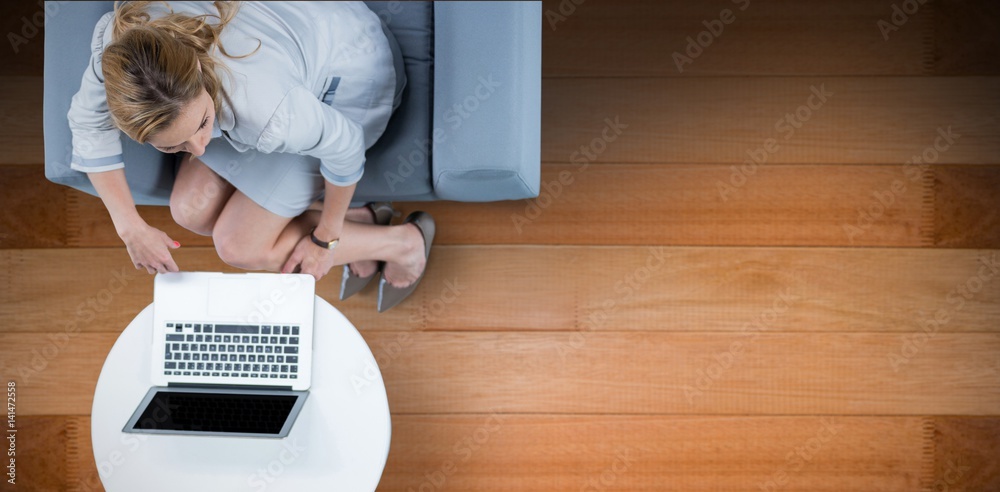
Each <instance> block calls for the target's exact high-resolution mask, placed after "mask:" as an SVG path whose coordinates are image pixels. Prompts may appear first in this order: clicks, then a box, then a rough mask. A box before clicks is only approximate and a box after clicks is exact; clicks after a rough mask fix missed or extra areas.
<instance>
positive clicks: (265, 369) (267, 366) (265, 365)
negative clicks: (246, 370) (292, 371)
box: [264, 364, 271, 372]
mask: <svg viewBox="0 0 1000 492" xmlns="http://www.w3.org/2000/svg"><path fill="white" fill-rule="evenodd" d="M270 367H271V366H269V365H267V364H264V372H268V369H269V368H270Z"/></svg>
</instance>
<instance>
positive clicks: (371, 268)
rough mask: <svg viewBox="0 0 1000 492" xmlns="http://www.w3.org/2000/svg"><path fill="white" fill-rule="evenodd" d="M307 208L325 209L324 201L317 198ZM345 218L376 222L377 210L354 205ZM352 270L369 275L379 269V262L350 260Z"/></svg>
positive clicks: (319, 210)
mask: <svg viewBox="0 0 1000 492" xmlns="http://www.w3.org/2000/svg"><path fill="white" fill-rule="evenodd" d="M306 210H316V211H318V212H322V211H323V202H322V201H319V200H316V201H315V202H313V203H312V204H311V205H309V208H308V209H306ZM344 219H345V220H350V221H352V222H358V223H361V224H374V223H375V212H372V210H371V209H370V208H368V207H354V208H349V209H347V214H346V215H345V216H344ZM348 266H349V267H350V268H351V271H352V272H353V273H354V274H355V275H357V276H359V277H367V276H369V275H372V274H374V273H375V271H376V270H378V262H377V261H372V260H366V261H354V262H350V264H349V265H348Z"/></svg>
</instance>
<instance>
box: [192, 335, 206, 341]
mask: <svg viewBox="0 0 1000 492" xmlns="http://www.w3.org/2000/svg"><path fill="white" fill-rule="evenodd" d="M194 341H196V342H204V341H205V335H195V337H194Z"/></svg>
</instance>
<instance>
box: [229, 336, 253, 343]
mask: <svg viewBox="0 0 1000 492" xmlns="http://www.w3.org/2000/svg"><path fill="white" fill-rule="evenodd" d="M233 341H234V342H235V341H236V340H233ZM241 342H243V343H250V337H248V336H244V337H243V340H241Z"/></svg>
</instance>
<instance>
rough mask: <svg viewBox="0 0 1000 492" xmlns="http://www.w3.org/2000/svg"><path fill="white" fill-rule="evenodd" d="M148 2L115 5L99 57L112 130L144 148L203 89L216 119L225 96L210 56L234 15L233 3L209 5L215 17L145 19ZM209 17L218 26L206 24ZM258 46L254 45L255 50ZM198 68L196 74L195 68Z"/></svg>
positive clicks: (182, 15) (212, 15)
mask: <svg viewBox="0 0 1000 492" xmlns="http://www.w3.org/2000/svg"><path fill="white" fill-rule="evenodd" d="M150 3H152V2H127V3H125V4H119V2H115V14H114V20H113V24H112V29H113V31H112V38H111V39H112V42H111V43H109V44H108V46H107V47H106V48H105V49H104V55H103V57H102V58H101V63H102V65H103V72H104V86H105V90H106V92H107V101H108V111H109V112H110V113H111V118H112V120H113V121H114V123H115V125H116V126H117V127H118V128H119V129H121V130H122V131H123V132H125V134H127V135H128V136H129V137H130V138H132V139H133V140H135V141H136V142H139V143H145V142H146V141H147V140H148V139H149V137H150V136H151V135H155V134H156V133H158V132H160V131H162V130H164V129H166V128H167V127H168V126H170V125H171V124H172V123H173V121H174V119H176V118H177V117H178V116H179V115H180V113H181V110H182V109H183V107H184V105H186V104H187V103H189V102H191V101H193V100H194V99H195V98H196V97H198V95H199V94H201V90H202V89H205V90H206V91H207V92H208V95H209V96H211V97H212V101H213V102H214V103H215V111H216V114H218V113H219V110H220V109H221V107H222V99H223V98H225V99H226V101H227V102H228V100H229V99H228V95H227V94H226V92H225V91H224V90H223V88H222V81H221V80H220V79H219V75H218V74H217V73H216V68H217V67H222V68H223V69H224V70H225V69H226V67H225V65H223V64H221V63H219V62H218V61H217V60H216V59H215V58H213V57H212V55H211V54H210V52H211V51H212V48H213V47H214V46H218V48H219V51H221V52H222V54H223V55H226V56H228V57H230V58H241V57H243V56H249V55H251V54H253V53H255V52H256V51H257V50H254V51H253V52H251V53H247V54H246V55H242V56H240V57H235V56H232V55H230V54H229V53H227V52H226V50H225V48H224V47H223V46H222V44H221V42H220V40H219V37H220V35H221V34H222V30H223V29H224V28H225V27H226V24H228V23H229V22H230V21H231V20H233V17H235V16H236V12H237V11H238V10H239V4H238V3H230V2H221V1H217V2H214V3H215V8H216V10H217V11H218V15H215V14H203V15H196V16H190V15H186V14H179V13H174V12H173V10H172V9H169V4H167V3H166V2H160V3H163V4H164V5H167V7H168V9H169V10H170V12H169V13H168V14H166V15H164V16H163V17H160V18H158V19H151V18H150V15H149V13H148V12H147V11H146V10H147V7H148V6H149V4H150ZM210 18H215V19H217V20H218V22H216V23H214V24H210V23H209V22H208V21H209V19H210ZM259 48H260V45H258V49H259ZM199 63H200V64H201V70H199V69H198V64H199Z"/></svg>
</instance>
